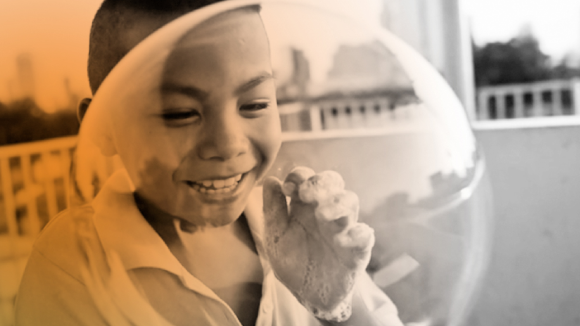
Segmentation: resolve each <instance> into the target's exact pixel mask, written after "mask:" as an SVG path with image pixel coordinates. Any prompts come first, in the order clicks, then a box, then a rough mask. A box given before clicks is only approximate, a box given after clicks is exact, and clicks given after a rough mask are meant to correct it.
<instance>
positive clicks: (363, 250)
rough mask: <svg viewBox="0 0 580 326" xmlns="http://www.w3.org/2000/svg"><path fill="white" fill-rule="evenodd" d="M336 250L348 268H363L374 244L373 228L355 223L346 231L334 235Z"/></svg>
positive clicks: (368, 259) (367, 261)
mask: <svg viewBox="0 0 580 326" xmlns="http://www.w3.org/2000/svg"><path fill="white" fill-rule="evenodd" d="M334 241H335V244H336V245H337V246H338V248H337V249H336V252H337V253H338V255H339V257H341V260H342V262H343V263H344V264H345V265H346V266H347V267H349V268H353V269H364V268H366V266H367V265H368V264H369V261H370V259H371V252H372V248H373V245H374V244H375V235H374V230H373V229H372V228H371V227H369V226H368V225H366V224H364V223H357V224H356V225H355V226H354V227H352V228H350V229H349V230H348V231H346V232H342V233H338V234H337V235H336V236H335V237H334Z"/></svg>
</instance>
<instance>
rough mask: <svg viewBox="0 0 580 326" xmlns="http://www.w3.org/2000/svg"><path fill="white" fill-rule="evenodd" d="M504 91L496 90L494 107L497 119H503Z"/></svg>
mask: <svg viewBox="0 0 580 326" xmlns="http://www.w3.org/2000/svg"><path fill="white" fill-rule="evenodd" d="M505 102H506V101H505V92H504V91H500V92H497V93H496V95H495V107H496V112H497V119H505V118H506V114H505V106H506V105H505Z"/></svg>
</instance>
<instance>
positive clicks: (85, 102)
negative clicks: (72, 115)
mask: <svg viewBox="0 0 580 326" xmlns="http://www.w3.org/2000/svg"><path fill="white" fill-rule="evenodd" d="M90 104H91V99H90V98H84V99H82V100H81V102H80V103H79V107H78V108H77V119H79V123H80V122H82V121H83V118H84V117H85V113H87V110H88V109H89V105H90Z"/></svg>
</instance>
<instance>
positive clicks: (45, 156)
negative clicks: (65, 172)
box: [41, 151, 60, 218]
mask: <svg viewBox="0 0 580 326" xmlns="http://www.w3.org/2000/svg"><path fill="white" fill-rule="evenodd" d="M50 155H51V154H50V151H44V152H43V153H41V160H42V163H41V164H42V165H44V166H43V168H44V173H45V175H46V178H45V179H44V187H45V191H46V206H47V207H48V216H49V218H50V217H53V216H54V215H56V213H58V207H57V205H56V191H55V189H54V178H53V177H52V176H53V175H54V174H55V172H57V171H49V169H50V164H49V162H48V160H49V159H50ZM58 172H60V171H58Z"/></svg>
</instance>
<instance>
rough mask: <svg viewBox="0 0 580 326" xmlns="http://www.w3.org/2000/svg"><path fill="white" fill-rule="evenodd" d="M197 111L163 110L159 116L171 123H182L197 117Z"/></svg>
mask: <svg viewBox="0 0 580 326" xmlns="http://www.w3.org/2000/svg"><path fill="white" fill-rule="evenodd" d="M199 116H200V114H199V112H197V111H195V110H165V111H164V112H163V113H162V114H161V117H162V118H163V120H165V122H166V123H168V124H171V125H184V124H188V123H190V122H193V121H195V120H196V119H197V118H199Z"/></svg>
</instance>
